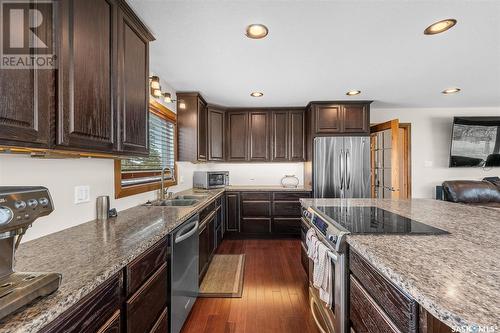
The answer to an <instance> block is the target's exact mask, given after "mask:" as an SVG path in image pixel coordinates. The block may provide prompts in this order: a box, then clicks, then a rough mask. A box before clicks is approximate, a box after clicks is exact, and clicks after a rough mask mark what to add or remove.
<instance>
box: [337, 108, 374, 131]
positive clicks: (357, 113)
mask: <svg viewBox="0 0 500 333" xmlns="http://www.w3.org/2000/svg"><path fill="white" fill-rule="evenodd" d="M368 108H369V106H368V105H364V104H347V105H344V106H343V107H342V119H343V130H342V132H344V133H355V134H368V133H370V118H369V109H368Z"/></svg>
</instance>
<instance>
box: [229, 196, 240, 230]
mask: <svg viewBox="0 0 500 333" xmlns="http://www.w3.org/2000/svg"><path fill="white" fill-rule="evenodd" d="M239 230H240V194H239V193H238V192H228V193H226V231H232V232H238V231H239Z"/></svg>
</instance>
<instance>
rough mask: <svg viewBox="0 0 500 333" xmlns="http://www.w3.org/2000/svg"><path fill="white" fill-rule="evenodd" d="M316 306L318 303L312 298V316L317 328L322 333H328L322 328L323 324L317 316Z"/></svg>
mask: <svg viewBox="0 0 500 333" xmlns="http://www.w3.org/2000/svg"><path fill="white" fill-rule="evenodd" d="M315 304H316V302H315V301H314V298H313V297H312V296H311V298H310V300H309V306H310V307H311V314H312V316H313V319H314V322H315V323H316V326H318V329H319V331H320V332H321V333H326V331H325V330H324V329H323V327H322V326H321V324H320V322H319V320H318V317H317V315H316V311H315V310H314V305H315Z"/></svg>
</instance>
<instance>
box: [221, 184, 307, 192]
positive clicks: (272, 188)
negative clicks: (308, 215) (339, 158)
mask: <svg viewBox="0 0 500 333" xmlns="http://www.w3.org/2000/svg"><path fill="white" fill-rule="evenodd" d="M226 191H290V192H293V191H297V192H310V191H312V189H311V187H306V186H302V185H301V186H298V187H283V186H281V185H229V186H226Z"/></svg>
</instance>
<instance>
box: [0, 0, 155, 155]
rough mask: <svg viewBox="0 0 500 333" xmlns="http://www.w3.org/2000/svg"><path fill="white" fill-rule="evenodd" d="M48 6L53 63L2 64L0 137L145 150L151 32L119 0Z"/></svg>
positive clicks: (27, 143) (4, 141)
mask: <svg viewBox="0 0 500 333" xmlns="http://www.w3.org/2000/svg"><path fill="white" fill-rule="evenodd" d="M54 13H55V15H54V17H50V18H49V16H48V15H47V16H45V15H44V19H46V20H53V24H51V26H54V29H53V30H52V29H50V31H47V33H51V34H52V33H53V34H54V36H53V39H54V40H55V53H56V55H57V61H56V66H57V70H47V69H36V70H31V69H22V70H15V71H14V70H10V71H9V70H2V71H1V74H2V75H1V77H0V93H1V96H2V98H1V99H0V144H1V145H6V146H24V147H35V148H46V149H52V148H56V149H63V150H71V151H76V152H97V153H108V154H126V155H144V154H147V153H148V114H149V113H148V95H149V93H148V91H149V90H148V75H149V69H148V57H149V55H148V43H149V41H151V40H153V39H154V37H153V36H152V35H151V33H150V32H149V31H148V30H147V28H146V27H145V26H144V25H143V24H142V22H141V21H140V20H139V19H138V18H137V16H136V15H135V14H134V12H133V11H132V10H131V9H130V7H129V6H128V5H127V3H126V2H125V1H124V0H93V1H77V0H61V1H57V2H55V9H54ZM51 23H52V22H51ZM37 33H38V32H37ZM19 91H23V93H22V94H19ZM19 96H22V98H20V97H19ZM26 96H30V97H29V98H26Z"/></svg>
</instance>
